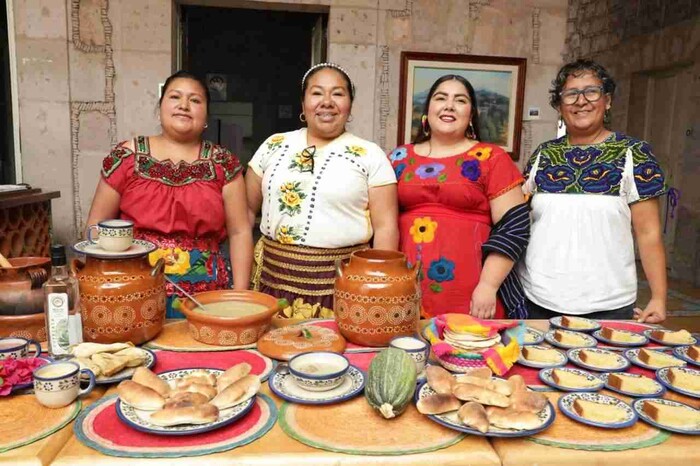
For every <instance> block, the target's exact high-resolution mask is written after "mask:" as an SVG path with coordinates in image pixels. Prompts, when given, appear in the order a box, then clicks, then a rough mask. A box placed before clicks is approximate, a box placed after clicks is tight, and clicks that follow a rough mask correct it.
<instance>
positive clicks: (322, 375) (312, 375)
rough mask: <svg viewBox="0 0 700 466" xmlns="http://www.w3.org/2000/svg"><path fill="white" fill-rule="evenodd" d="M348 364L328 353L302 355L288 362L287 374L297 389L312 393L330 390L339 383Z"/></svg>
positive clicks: (342, 358)
mask: <svg viewBox="0 0 700 466" xmlns="http://www.w3.org/2000/svg"><path fill="white" fill-rule="evenodd" d="M349 367H350V362H349V361H348V359H347V358H346V357H345V356H343V355H342V354H338V353H331V352H330V351H315V352H311V353H302V354H299V355H297V356H294V357H293V358H292V359H290V360H289V372H290V373H291V374H292V377H293V378H294V381H295V382H296V383H297V385H299V387H301V388H303V389H304V390H309V391H312V392H323V391H326V390H331V389H333V388H335V387H337V386H339V385H340V384H341V383H343V380H344V378H345V374H346V373H347V372H348V368H349Z"/></svg>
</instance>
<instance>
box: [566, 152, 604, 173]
mask: <svg viewBox="0 0 700 466" xmlns="http://www.w3.org/2000/svg"><path fill="white" fill-rule="evenodd" d="M602 153H603V151H601V150H600V149H596V148H595V147H587V148H586V149H582V148H580V147H574V148H573V149H571V150H570V151H568V152H567V153H566V155H565V156H566V160H568V161H569V163H570V164H571V165H573V166H574V167H577V168H586V167H587V166H588V165H590V164H591V163H593V160H595V158H596V157H598V156H599V155H600V154H602Z"/></svg>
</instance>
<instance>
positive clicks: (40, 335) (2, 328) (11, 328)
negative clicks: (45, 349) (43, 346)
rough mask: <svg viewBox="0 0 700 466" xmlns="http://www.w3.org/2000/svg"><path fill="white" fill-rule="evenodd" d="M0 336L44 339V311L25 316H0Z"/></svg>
mask: <svg viewBox="0 0 700 466" xmlns="http://www.w3.org/2000/svg"><path fill="white" fill-rule="evenodd" d="M0 337H22V338H26V339H28V340H36V341H46V321H45V319H44V312H43V310H42V312H40V313H39V314H28V315H25V316H0Z"/></svg>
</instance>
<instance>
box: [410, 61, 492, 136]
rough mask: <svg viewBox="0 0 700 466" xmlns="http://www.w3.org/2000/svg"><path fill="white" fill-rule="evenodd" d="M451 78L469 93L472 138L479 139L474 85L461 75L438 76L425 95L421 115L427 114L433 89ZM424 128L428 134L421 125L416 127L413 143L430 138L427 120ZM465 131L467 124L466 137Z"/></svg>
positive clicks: (477, 110)
mask: <svg viewBox="0 0 700 466" xmlns="http://www.w3.org/2000/svg"><path fill="white" fill-rule="evenodd" d="M451 79H454V80H457V81H459V82H460V83H462V85H463V86H464V87H465V88H466V89H467V94H469V100H470V101H471V104H472V119H471V124H472V127H473V128H474V139H476V140H480V139H481V137H480V133H479V108H478V107H477V105H476V93H475V92H474V87H472V85H471V83H470V82H469V81H467V79H466V78H464V77H462V76H459V75H457V74H446V75H445V76H441V77H440V78H438V80H437V81H435V82H434V83H433V85H432V86H431V87H430V90H429V91H428V97H426V99H425V105H424V106H423V113H422V115H426V116H427V115H428V110H429V109H430V100H431V99H432V98H433V94H435V91H436V90H437V88H438V86H439V85H440V84H442V83H444V82H445V81H449V80H451ZM425 129H426V130H427V133H428V134H426V131H423V126H422V125H421V127H420V128H419V129H418V136H416V139H415V140H414V141H413V144H418V143H421V142H425V141H427V140H429V139H430V123H428V122H427V121H426V122H425ZM467 131H469V126H467V129H466V130H465V132H464V136H465V137H467Z"/></svg>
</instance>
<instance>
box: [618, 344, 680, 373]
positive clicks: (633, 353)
mask: <svg viewBox="0 0 700 466" xmlns="http://www.w3.org/2000/svg"><path fill="white" fill-rule="evenodd" d="M649 351H656V350H649ZM658 352H659V353H663V354H665V355H666V356H670V355H669V354H668V353H665V352H663V351H658ZM625 357H626V358H627V359H628V360H629V361H630V362H631V363H632V364H635V365H637V366H639V367H643V368H644V369H649V370H651V371H655V370H657V369H661V367H655V366H650V365H649V364H647V363H645V362H644V361H642V360H641V359H639V349H631V350H627V351H625ZM674 359H676V360H677V361H680V362H682V363H683V364H681V365H680V366H673V367H682V366H685V365H686V362H685V361H682V360H680V359H678V358H674Z"/></svg>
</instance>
